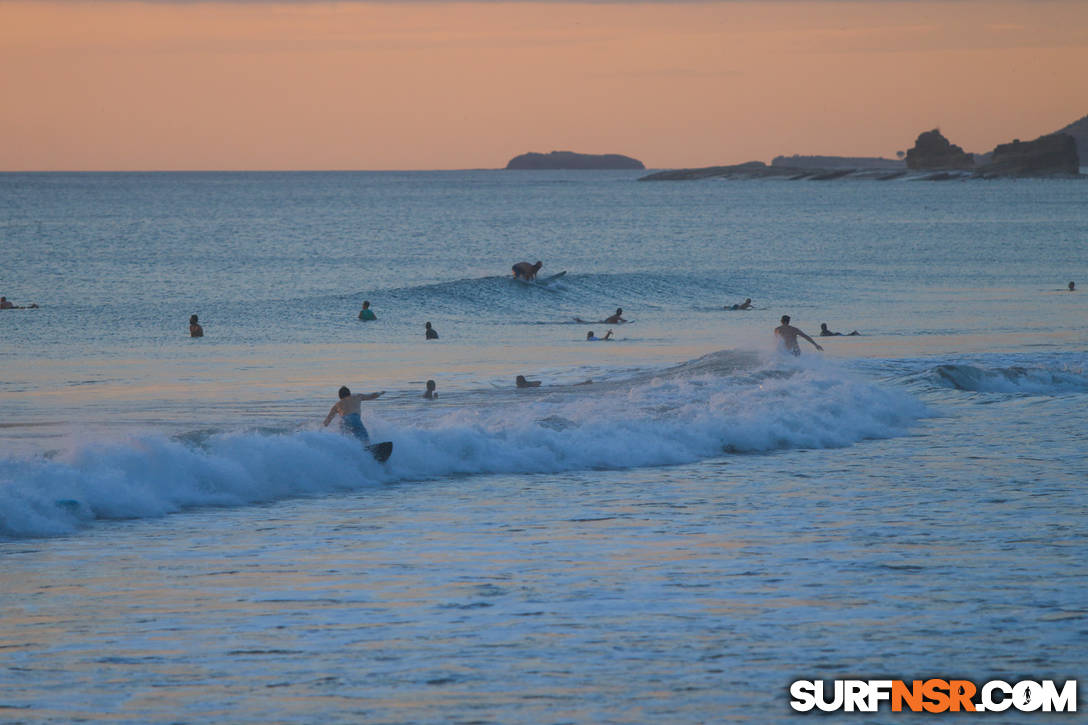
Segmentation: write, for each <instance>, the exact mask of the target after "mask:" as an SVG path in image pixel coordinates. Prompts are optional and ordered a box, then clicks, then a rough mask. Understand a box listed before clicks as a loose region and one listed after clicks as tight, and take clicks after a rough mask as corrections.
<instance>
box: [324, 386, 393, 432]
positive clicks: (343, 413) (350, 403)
mask: <svg viewBox="0 0 1088 725" xmlns="http://www.w3.org/2000/svg"><path fill="white" fill-rule="evenodd" d="M384 392H385V391H384V390H382V391H381V392H378V393H355V394H354V395H352V392H351V391H350V390H349V389H348V386H346V385H344V386H342V387H341V388H340V392H339V395H340V400H338V401H337V402H336V403H335V404H334V405H333V406H332V409H331V410H330V411H329V414H328V415H327V416H325V423H324V425H325V426H326V427H328V425H329V423H331V422H332V419H333V418H335V417H336V416H337V415H338V414H339V415H340V417H341V418H342V423H343V426H344V427H345V428H347V429H348V431H350V432H351V434H352V435H353V436H355V437H356V438H358V439H359V440H360V441H362V442H363V444H364V445H366V444H368V443H370V434H369V433H367V432H366V427H365V426H364V425H363V419H362V417H361V416H360V415H359V403H361V402H362V401H364V400H374V398H377V397H378V396H379V395H381V394H382V393H384Z"/></svg>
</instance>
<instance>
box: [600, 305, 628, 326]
mask: <svg viewBox="0 0 1088 725" xmlns="http://www.w3.org/2000/svg"><path fill="white" fill-rule="evenodd" d="M622 322H627V320H625V319H623V308H622V307H617V308H616V314H614V315H609V316H608V317H606V318H604V324H606V325H618V324H620V323H622Z"/></svg>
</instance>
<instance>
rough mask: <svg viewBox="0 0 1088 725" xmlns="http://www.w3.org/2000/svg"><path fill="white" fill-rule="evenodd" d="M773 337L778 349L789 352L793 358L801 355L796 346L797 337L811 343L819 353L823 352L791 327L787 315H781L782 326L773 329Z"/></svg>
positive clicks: (809, 338) (805, 336)
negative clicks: (776, 339) (776, 340)
mask: <svg viewBox="0 0 1088 725" xmlns="http://www.w3.org/2000/svg"><path fill="white" fill-rule="evenodd" d="M774 336H775V337H776V338H778V345H779V347H781V348H782V349H783V350H787V351H789V353H790V354H791V355H793V356H794V357H799V356H800V355H801V346H800V345H798V344H797V338H798V337H803V338H805V339H806V340H808V341H809V342H811V343H812V345H813V347H815V348H816V349H817V350H819V351H820V352H823V350H824V349H823V348H822V347H820V346H819V345H818V344H817V343H816V341H815V340H813V339H812V338H811V337H809V336H808V335H806V334H805V333H803V332H801V331H800V330H798V329H797V328H796V327H794V326H793V325H791V324H790V316H789V315H782V324H781V325H779V326H778V327H776V328H774Z"/></svg>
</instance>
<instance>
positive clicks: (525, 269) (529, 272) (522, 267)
mask: <svg viewBox="0 0 1088 725" xmlns="http://www.w3.org/2000/svg"><path fill="white" fill-rule="evenodd" d="M543 266H544V263H543V262H541V261H539V260H538V261H537V263H536V264H529V263H528V262H518V263H517V264H515V265H514V266H513V267H511V268H510V269H512V270H513V271H514V279H525V280H534V279H536V273H537V272H539V271H540V268H541V267H543Z"/></svg>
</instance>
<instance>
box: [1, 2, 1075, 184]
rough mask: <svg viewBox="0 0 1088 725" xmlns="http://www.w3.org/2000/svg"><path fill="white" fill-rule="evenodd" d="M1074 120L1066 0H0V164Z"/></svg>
mask: <svg viewBox="0 0 1088 725" xmlns="http://www.w3.org/2000/svg"><path fill="white" fill-rule="evenodd" d="M1085 114H1088V1H1086V0H1055V1H1049V2H1048V1H1046V0H1042V1H1035V0H1031V1H1029V0H1016V1H1011V0H1010V1H1006V0H942V1H928V0H919V1H917V2H915V1H909V2H898V1H895V0H864V1H862V0H856V1H852V2H824V1H822V0H798V1H794V2H791V1H789V0H722V1H720V2H664V1H662V2H641V3H635V2H622V1H615V2H606V3H589V2H583V3H564V2H544V1H541V2H508V3H504V2H464V3H461V2H440V1H436V2H421V1H415V0H407V1H404V0H402V1H400V2H305V1H295V2H292V1H290V0H284V1H280V2H259V1H241V0H238V1H235V2H170V1H168V0H165V1H164V0H160V1H156V2H151V1H148V2H111V1H108V0H106V1H100V0H93V1H92V0H83V1H81V0H62V1H59V2H36V1H26V0H23V1H19V0H16V1H14V2H10V1H8V0H0V170H3V171H18V170H169V169H252V170H261V169H464V168H497V167H502V166H504V165H505V164H506V162H507V161H508V160H509V159H510V157H512V156H515V155H517V154H519V153H524V152H526V151H543V152H546V151H550V150H552V149H566V150H573V151H581V152H585V153H622V154H628V155H631V156H635V157H636V158H639V159H641V160H642V161H643V162H644V163H645V164H646V165H647V166H648V167H650V168H666V167H683V166H708V165H713V164H731V163H740V162H743V161H750V160H762V161H766V162H770V160H771V159H772V158H773V157H774V156H775V155H778V154H787V155H788V154H794V153H801V154H836V155H849V156H889V157H893V156H894V155H895V153H896V151H899V150H905V149H907V148H909V147H910V146H911V145H912V144H913V141H914V138H915V137H916V136H917V134H918V133H919V132H920V131H924V130H927V129H929V128H933V127H937V126H939V127H940V128H941V130H942V131H943V132H944V133H945V135H946V136H948V137H949V139H950V140H951V141H952V142H953V143H957V144H959V145H961V146H963V147H964V148H965V149H967V150H968V151H974V152H984V151H989V150H990V149H992V148H993V147H994V145H996V144H998V143H1002V142H1005V141H1009V140H1011V139H1013V138H1023V139H1029V138H1035V137H1036V136H1038V135H1040V134H1043V133H1047V132H1050V131H1055V130H1057V129H1059V128H1061V127H1062V126H1065V125H1066V124H1068V123H1070V122H1072V121H1075V120H1077V119H1078V118H1080V117H1082V116H1084V115H1085Z"/></svg>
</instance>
